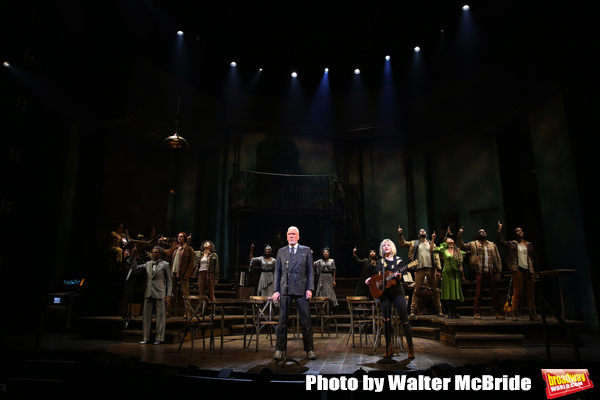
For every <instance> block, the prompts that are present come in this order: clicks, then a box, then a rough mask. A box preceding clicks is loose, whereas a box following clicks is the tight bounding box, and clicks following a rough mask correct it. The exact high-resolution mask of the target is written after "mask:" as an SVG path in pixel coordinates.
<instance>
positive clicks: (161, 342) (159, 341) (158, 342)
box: [154, 340, 164, 344]
mask: <svg viewBox="0 0 600 400" xmlns="http://www.w3.org/2000/svg"><path fill="white" fill-rule="evenodd" d="M163 343H164V342H163V341H162V340H157V341H156V342H154V344H163Z"/></svg>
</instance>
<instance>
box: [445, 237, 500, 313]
mask: <svg viewBox="0 0 600 400" xmlns="http://www.w3.org/2000/svg"><path fill="white" fill-rule="evenodd" d="M463 232H464V230H463V228H462V227H461V228H460V229H459V230H458V235H456V244H457V245H458V247H459V248H460V249H461V250H465V251H468V252H469V253H470V256H469V269H471V270H472V271H475V279H476V289H475V306H474V308H473V311H474V317H475V319H481V296H482V293H483V287H484V285H485V283H486V282H487V283H488V285H489V287H490V292H491V295H492V304H493V305H494V310H496V319H504V313H503V312H502V307H501V306H500V298H499V297H498V279H500V272H501V271H502V260H501V259H500V253H499V252H498V247H496V245H495V244H494V243H492V242H490V241H488V240H487V233H486V232H485V230H484V229H480V230H479V231H477V238H476V240H473V241H471V242H468V243H465V242H464V241H463V238H462V235H463Z"/></svg>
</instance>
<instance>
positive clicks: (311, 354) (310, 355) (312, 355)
mask: <svg viewBox="0 0 600 400" xmlns="http://www.w3.org/2000/svg"><path fill="white" fill-rule="evenodd" d="M306 357H308V359H309V360H316V359H317V355H316V354H315V352H314V351H312V350H311V351H307V352H306Z"/></svg>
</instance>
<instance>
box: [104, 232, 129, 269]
mask: <svg viewBox="0 0 600 400" xmlns="http://www.w3.org/2000/svg"><path fill="white" fill-rule="evenodd" d="M128 241H129V232H128V231H127V230H126V229H125V228H124V227H123V224H117V226H116V227H115V229H114V230H113V231H110V234H109V245H108V247H109V251H110V253H111V261H112V262H113V263H114V264H115V265H116V266H119V265H120V264H121V263H122V262H123V259H124V257H123V249H124V248H125V246H126V245H127V242H128ZM127 256H128V254H127V255H125V258H126V257H127Z"/></svg>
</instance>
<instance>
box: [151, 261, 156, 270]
mask: <svg viewBox="0 0 600 400" xmlns="http://www.w3.org/2000/svg"><path fill="white" fill-rule="evenodd" d="M152 272H156V263H152Z"/></svg>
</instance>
